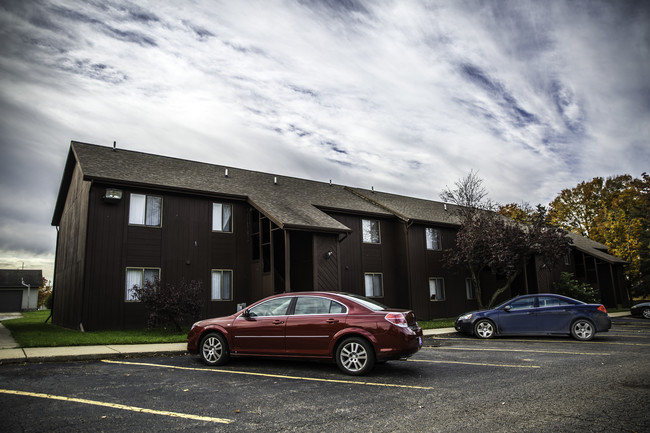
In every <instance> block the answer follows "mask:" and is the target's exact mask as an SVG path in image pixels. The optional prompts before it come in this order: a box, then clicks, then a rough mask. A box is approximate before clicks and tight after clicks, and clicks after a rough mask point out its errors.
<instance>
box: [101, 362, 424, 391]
mask: <svg viewBox="0 0 650 433" xmlns="http://www.w3.org/2000/svg"><path fill="white" fill-rule="evenodd" d="M102 362H106V363H108V364H122V365H139V366H141V367H143V366H144V367H159V368H170V369H175V370H189V371H208V372H211V373H229V374H240V375H244V376H261V377H272V378H277V379H290V380H305V381H312V382H328V383H344V384H346V385H368V386H379V387H386V388H409V389H433V387H431V386H416V385H399V384H393V383H377V382H361V381H356V380H342V379H321V378H317V377H302V376H286V375H282V374H269V373H256V372H252V371H237V370H222V369H218V368H198V367H180V366H176V365H164V364H151V363H147V362H129V361H114V360H109V359H104V360H102Z"/></svg>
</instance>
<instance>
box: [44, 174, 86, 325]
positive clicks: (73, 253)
mask: <svg viewBox="0 0 650 433" xmlns="http://www.w3.org/2000/svg"><path fill="white" fill-rule="evenodd" d="M89 190H90V182H86V181H84V180H83V175H82V173H81V170H80V169H79V167H78V166H75V168H74V170H73V174H72V180H71V182H70V186H69V189H68V195H67V197H66V199H65V207H64V210H63V212H62V214H61V220H60V222H59V234H58V239H57V249H56V276H55V284H56V286H55V287H56V288H55V295H54V305H53V314H52V318H53V323H55V324H56V325H60V326H65V327H67V328H75V329H79V324H80V323H82V322H83V321H84V317H83V305H84V266H85V258H86V233H87V221H88V194H89Z"/></svg>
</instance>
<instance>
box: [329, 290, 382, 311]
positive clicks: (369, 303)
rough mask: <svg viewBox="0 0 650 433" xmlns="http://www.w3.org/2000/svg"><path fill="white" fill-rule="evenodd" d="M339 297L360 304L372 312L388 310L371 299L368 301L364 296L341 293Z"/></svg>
mask: <svg viewBox="0 0 650 433" xmlns="http://www.w3.org/2000/svg"><path fill="white" fill-rule="evenodd" d="M340 295H341V296H344V297H346V298H347V299H349V300H351V301H354V302H356V303H357V304H361V305H363V306H364V307H366V308H368V309H370V310H372V311H379V310H385V309H387V308H388V307H387V306H385V305H384V304H382V303H380V302H377V301H375V300H373V299H368V298H366V297H365V296H360V295H355V294H353V293H341V294H340Z"/></svg>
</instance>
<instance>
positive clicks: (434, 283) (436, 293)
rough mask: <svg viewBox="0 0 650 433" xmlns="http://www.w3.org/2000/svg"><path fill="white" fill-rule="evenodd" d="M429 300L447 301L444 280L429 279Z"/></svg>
mask: <svg viewBox="0 0 650 433" xmlns="http://www.w3.org/2000/svg"><path fill="white" fill-rule="evenodd" d="M429 299H431V300H432V301H444V300H445V280H443V279H442V278H429Z"/></svg>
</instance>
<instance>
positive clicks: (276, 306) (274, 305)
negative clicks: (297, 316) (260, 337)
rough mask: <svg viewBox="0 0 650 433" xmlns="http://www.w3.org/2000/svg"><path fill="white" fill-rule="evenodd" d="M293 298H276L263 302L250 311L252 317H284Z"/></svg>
mask: <svg viewBox="0 0 650 433" xmlns="http://www.w3.org/2000/svg"><path fill="white" fill-rule="evenodd" d="M292 299H293V298H292V297H284V298H275V299H271V300H268V301H266V302H262V303H261V304H259V305H256V306H254V307H253V308H251V309H250V310H249V313H250V315H251V316H256V317H259V316H284V315H286V314H287V309H288V308H289V304H291V300H292Z"/></svg>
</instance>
